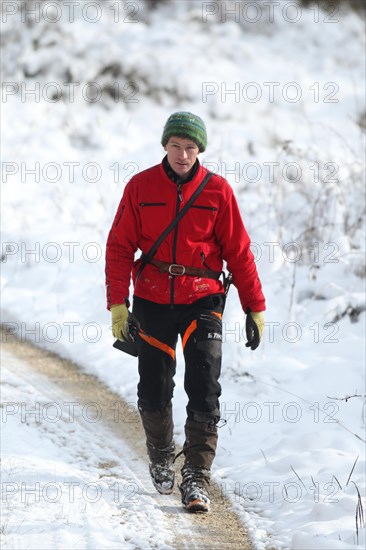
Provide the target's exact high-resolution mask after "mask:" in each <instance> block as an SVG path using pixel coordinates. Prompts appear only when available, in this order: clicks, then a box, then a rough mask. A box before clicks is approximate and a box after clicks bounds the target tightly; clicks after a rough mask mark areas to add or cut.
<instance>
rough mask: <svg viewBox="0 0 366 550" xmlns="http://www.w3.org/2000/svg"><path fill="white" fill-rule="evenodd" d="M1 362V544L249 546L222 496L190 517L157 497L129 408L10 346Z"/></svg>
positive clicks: (50, 360)
mask: <svg viewBox="0 0 366 550" xmlns="http://www.w3.org/2000/svg"><path fill="white" fill-rule="evenodd" d="M2 365H3V367H2V383H3V390H2V402H3V405H2V432H3V437H2V454H3V467H2V469H3V474H2V493H3V494H2V503H3V512H2V516H3V520H2V528H1V535H2V539H3V540H2V547H3V548H31V549H37V550H41V549H49V548H56V549H57V548H59V549H61V548H70V549H71V548H72V549H85V550H90V549H102V548H110V549H112V548H115V549H117V548H118V549H119V550H124V549H126V550H127V549H147V548H159V549H172V548H173V549H176V548H198V549H204V548H211V549H212V548H223V547H225V548H232V549H239V548H240V549H242V550H246V549H250V544H249V543H248V542H246V536H245V533H244V531H243V528H242V526H241V525H240V524H239V523H238V520H237V519H236V516H235V515H234V514H233V513H232V512H231V511H229V510H228V503H227V502H226V501H224V500H223V498H222V496H221V495H218V494H215V496H214V499H215V504H214V506H213V510H212V513H211V514H209V515H208V516H203V515H196V516H192V515H189V514H187V513H186V512H185V511H184V510H183V509H182V507H181V503H180V499H179V494H178V490H177V489H176V490H175V491H174V493H173V494H172V495H170V496H168V497H167V496H162V495H159V494H158V493H156V491H155V490H154V489H153V487H152V485H151V481H150V479H149V475H148V471H147V462H146V458H145V448H144V438H143V434H142V431H141V426H140V423H139V419H138V417H137V415H136V411H135V410H134V409H133V407H132V406H131V405H128V404H127V403H123V402H122V401H121V399H120V397H118V396H117V395H116V394H113V392H111V391H110V390H108V388H107V387H106V386H104V385H103V384H102V383H101V382H100V381H98V380H97V379H96V378H94V377H92V376H90V375H87V374H85V373H82V372H81V371H80V370H79V369H78V367H77V366H75V365H73V364H72V363H69V362H67V361H65V360H62V359H60V358H58V357H56V356H54V355H52V354H50V353H48V352H46V351H44V350H40V349H38V348H35V347H32V346H30V345H28V344H27V345H25V344H20V343H19V342H16V341H15V340H13V341H11V342H10V341H8V342H7V343H6V344H5V345H3V349H2ZM178 468H179V465H177V469H178ZM217 493H218V492H217Z"/></svg>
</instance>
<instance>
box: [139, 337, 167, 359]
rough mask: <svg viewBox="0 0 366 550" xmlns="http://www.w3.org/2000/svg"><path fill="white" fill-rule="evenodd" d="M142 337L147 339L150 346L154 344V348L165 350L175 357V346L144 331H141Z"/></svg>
mask: <svg viewBox="0 0 366 550" xmlns="http://www.w3.org/2000/svg"><path fill="white" fill-rule="evenodd" d="M139 336H140V338H142V339H143V340H145V342H147V343H148V344H150V346H153V347H154V348H159V349H161V350H162V351H165V353H167V354H168V355H170V357H171V358H172V359H175V351H174V349H173V348H171V347H170V346H168V344H164V342H160V340H157V339H156V338H154V337H153V336H148V335H147V334H144V333H143V332H139Z"/></svg>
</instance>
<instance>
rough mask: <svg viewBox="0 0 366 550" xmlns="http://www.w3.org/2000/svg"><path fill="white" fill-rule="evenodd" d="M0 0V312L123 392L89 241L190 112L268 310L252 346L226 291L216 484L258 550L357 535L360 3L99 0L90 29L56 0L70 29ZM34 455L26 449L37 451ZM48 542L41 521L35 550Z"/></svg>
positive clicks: (85, 18) (298, 547) (95, 245)
mask: <svg viewBox="0 0 366 550" xmlns="http://www.w3.org/2000/svg"><path fill="white" fill-rule="evenodd" d="M4 4H8V13H7V16H6V18H5V20H4V18H3V22H4V24H3V31H4V32H3V35H4V38H3V41H4V44H5V47H4V53H3V78H4V80H5V86H3V103H2V119H3V141H4V145H3V151H2V179H3V186H2V187H3V191H2V214H3V216H2V218H3V227H2V253H3V264H2V321H3V322H6V323H8V326H9V327H10V328H11V329H12V330H13V331H14V332H15V333H17V334H18V335H19V336H20V337H22V338H23V339H28V340H30V341H33V342H36V343H37V344H39V345H41V346H44V347H46V348H49V349H52V350H53V351H57V352H58V353H60V354H61V355H63V356H65V357H67V358H71V359H73V360H75V361H76V362H78V363H79V364H80V365H81V366H82V368H83V369H85V370H86V371H87V372H90V373H92V374H95V375H97V376H98V377H100V378H101V379H102V380H104V381H106V382H107V383H108V384H109V386H110V387H111V388H112V389H114V390H116V391H118V392H119V393H120V394H121V395H122V396H123V397H125V398H126V399H127V401H134V400H135V394H136V383H137V371H136V361H135V360H134V359H132V358H129V357H127V356H122V355H121V354H120V353H119V352H117V351H116V350H114V349H113V348H112V347H111V344H112V336H111V332H110V318H109V313H108V312H107V311H106V309H105V290H104V247H105V241H106V237H107V233H108V231H109V228H110V225H111V222H112V219H113V216H114V212H115V210H116V208H117V204H118V201H119V199H120V196H121V194H122V191H123V187H124V185H125V183H126V182H127V181H128V179H129V178H130V177H131V176H132V175H133V174H134V173H136V172H137V171H138V170H141V169H144V168H146V167H148V166H150V165H152V164H156V163H158V162H159V161H160V160H161V158H162V155H163V151H162V148H161V146H160V144H159V139H160V135H161V131H162V127H163V125H164V123H165V120H166V118H167V117H168V116H169V114H170V113H171V112H173V111H175V110H191V111H192V112H195V113H197V114H199V115H201V116H202V117H203V118H204V120H205V121H206V123H207V128H208V135H209V145H208V149H207V152H205V153H204V154H203V155H201V161H202V162H203V163H204V164H206V165H207V166H208V167H209V168H210V169H211V170H217V171H219V172H220V173H221V174H222V175H223V176H225V177H227V179H228V180H229V182H230V183H231V185H232V186H233V187H234V189H235V192H236V194H237V196H238V199H239V203H240V206H241V209H242V214H243V218H244V221H245V223H246V226H247V229H248V231H249V233H250V235H251V237H252V240H253V252H254V253H255V255H256V258H257V265H258V269H259V273H260V276H261V279H262V282H263V287H264V292H265V295H266V298H267V308H268V309H267V313H266V325H267V326H266V334H265V337H264V341H263V344H262V346H261V348H260V349H259V350H257V351H256V352H254V353H252V352H250V351H248V350H247V349H246V348H245V346H244V342H245V339H244V336H243V328H244V322H243V314H242V312H241V311H240V307H239V302H238V298H237V293H236V290H235V289H232V290H231V294H230V296H229V300H228V304H227V309H226V311H225V317H224V331H225V339H226V343H225V346H224V358H223V369H222V387H223V395H222V416H223V419H225V420H227V424H226V425H223V426H222V428H221V429H220V441H219V448H218V454H217V458H216V460H215V465H214V466H215V467H214V476H215V479H216V480H217V481H218V483H219V484H220V486H221V488H222V491H224V492H225V493H226V494H228V495H231V498H232V502H233V505H234V506H235V508H236V509H237V511H238V513H239V514H240V515H241V517H243V521H245V522H246V524H247V525H248V526H249V530H250V535H251V538H252V540H253V544H254V545H255V548H256V549H258V550H262V549H265V550H269V549H271V548H275V549H276V550H279V549H281V550H282V549H290V548H291V549H293V550H311V549H323V550H330V549H333V548H334V549H342V550H346V549H348V548H355V547H357V545H358V546H359V547H361V548H362V547H364V546H365V544H366V540H365V526H364V524H362V522H361V521H360V522H359V532H358V537H357V535H356V522H355V516H356V508H357V503H358V496H357V489H358V490H359V491H360V493H361V494H364V489H365V481H364V477H363V472H364V470H365V455H364V443H363V441H362V440H363V439H364V427H365V417H364V402H365V400H364V394H365V389H364V388H365V384H364V357H365V348H364V334H365V305H364V281H365V279H364V267H363V260H364V191H363V185H364V162H363V158H364V139H363V135H364V134H363V133H362V130H361V127H360V126H362V123H361V121H362V114H363V112H364V109H365V107H364V97H363V91H364V81H365V72H364V71H365V63H364V24H363V22H362V21H361V19H360V17H359V16H358V15H356V14H355V13H353V12H347V10H345V12H344V13H343V12H342V13H341V12H338V11H336V12H332V10H331V9H330V8H329V9H328V10H327V11H323V10H321V9H319V8H318V9H317V8H316V5H315V6H313V9H310V10H305V9H304V8H300V7H299V8H297V11H296V9H295V8H296V7H294V5H293V3H292V2H281V4H280V5H277V4H278V3H273V5H272V8H273V12H271V11H270V8H269V7H268V6H267V7H266V6H265V4H266V3H256V5H257V8H258V6H259V8H260V11H258V12H257V16H256V14H255V12H254V11H253V10H254V7H253V4H254V3H249V4H252V7H251V8H250V7H248V8H247V9H248V10H249V11H243V9H244V8H241V9H240V10H239V12H238V13H234V15H230V14H229V8H233V9H238V8H237V6H238V5H241V3H238V2H236V3H235V2H223V3H207V2H202V3H201V2H183V1H181V2H171V3H168V4H164V3H162V4H161V5H159V6H158V7H157V8H156V9H155V10H154V11H153V12H151V11H150V10H147V9H146V6H145V3H144V2H132V3H131V2H130V3H129V4H130V6H129V7H128V6H127V4H123V3H122V2H118V3H113V2H104V4H103V9H102V8H101V9H102V12H101V17H100V19H99V21H97V22H94V23H93V22H92V21H91V19H93V18H94V17H95V14H96V13H97V12H96V11H95V8H94V11H93V8H92V7H89V11H84V12H82V10H81V7H79V8H78V7H77V6H76V7H75V13H74V18H73V22H70V13H69V11H68V9H69V8H67V9H66V6H65V5H64V4H63V3H60V4H59V8H60V9H61V16H62V17H61V18H60V20H59V21H57V23H52V22H51V20H52V18H53V19H56V16H55V13H56V12H53V11H52V6H51V7H49V11H48V10H47V11H43V12H40V14H39V22H38V23H36V24H34V22H33V20H32V16H31V15H30V14H28V15H27V12H26V11H24V10H23V12H22V11H21V10H18V11H17V13H14V15H12V14H11V9H10V7H11V5H15V7H17V5H18V4H21V3H18V4H16V3H14V2H10V3H4ZM46 4H47V3H46ZM52 4H55V3H52ZM86 4H87V2H85V3H83V5H84V7H85V5H86ZM89 4H90V3H89ZM291 5H292V7H291ZM9 6H10V7H9ZM113 6H114V8H113ZM117 6H119V7H120V13H117V11H116V10H117ZM111 7H112V8H113V9H110V8H111ZM13 8H14V6H13ZM137 8H138V9H137ZM216 8H217V12H216ZM259 8H258V9H259ZM3 9H4V6H3ZM53 9H54V8H53ZM210 10H211V11H210ZM224 10H226V11H224ZM250 10H252V11H250ZM214 11H215V12H216V13H213V12H214ZM211 12H212V14H211ZM271 14H272V15H271ZM56 15H57V13H56ZM99 15H100V14H99ZM22 16H23V19H24V20H23V22H22V19H21V18H22ZM235 18H236V19H235ZM33 19H35V16H33ZM255 19H258V21H256V22H253V21H254V20H255ZM289 19H293V22H290V21H289ZM295 19H297V20H296V21H295ZM133 20H136V21H135V22H133ZM25 75H26V78H25ZM70 82H74V83H75V85H74V86H70V85H68V86H66V85H65V83H70ZM91 82H94V83H96V84H94V85H91V84H90V83H91ZM108 87H109V88H108ZM108 89H109V92H108ZM32 90H33V92H32ZM60 90H61V92H60ZM72 90H73V92H74V95H72V93H71V92H72ZM113 90H114V92H113ZM100 91H101V97H100V98H99V99H98V98H97V99H98V100H97V101H93V100H91V99H90V98H92V97H93V93H99V92H100ZM230 91H231V92H233V91H234V93H231V92H230ZM113 93H114V97H113V95H111V94H113ZM61 96H62V97H61ZM32 171H33V172H32ZM178 361H179V365H178V372H177V377H176V382H177V387H176V394H175V400H174V414H175V424H176V427H175V431H176V437H177V441H178V442H179V443H182V441H183V424H184V410H185V395H184V391H183V387H182V379H183V363H182V355H181V354H180V355H178ZM354 395H355V396H359V397H351V398H350V399H348V400H347V401H346V400H344V399H343V400H340V399H341V398H344V397H346V396H354ZM20 397H21V396H19V398H20ZM12 400H14V397H12ZM7 433H8V434H9V433H14V436H15V435H18V434H17V433H16V432H12V430H10V429H9V430H7ZM19 436H20V437H23V436H22V435H21V434H19ZM24 437H25V436H24ZM11 444H12V440H11V438H10V439H9V445H11ZM12 448H13V447H12ZM33 449H34V454H35V456H36V457H39V456H40V453H39V451H38V446H37V445H35V446H34V447H33ZM12 452H14V458H13V459H14V461H15V463H16V464H18V461H20V462H21V461H22V456H21V453H20V452H19V451H18V450H17V449H16V450H14V451H12ZM93 452H94V451H93ZM55 455H57V452H56V451H55V449H54V448H53V447H52V445H51V442H50V444H49V446H48V445H47V446H46V445H45V446H42V456H43V458H44V460H47V459H49V460H50V461H52V460H53V459H54V457H55ZM47 457H48V458H47ZM97 457H98V455H96V458H97ZM357 457H359V458H358V461H357V463H356V466H355V468H354V470H353V472H352V476H351V478H350V479H348V478H349V475H350V472H351V470H352V467H353V464H354V463H355V461H356V458H357ZM94 458H95V457H94ZM94 458H93V456H91V457H90V460H91V461H93V460H94ZM35 460H36V458H35ZM37 460H38V459H37ZM70 460H71V459H70ZM73 467H75V468H76V465H74V466H73ZM91 468H92V467H91ZM39 471H40V470H39V469H38V467H37V470H36V472H39ZM40 475H41V474H40ZM42 475H43V474H42ZM80 475H81V474H80ZM82 476H84V477H83V479H84V478H85V479H87V480H88V479H89V476H92V471H90V472H88V469H84V470H83V472H82ZM42 479H43V477H42ZM112 505H113V503H111V502H107V503H106V506H112ZM16 506H17V507H18V508H17V510H18V512H19V513H20V508H21V504H20V503H19V502H18V504H16ZM28 512H29V510H28ZM34 521H36V518H34ZM109 528H110V530H111V533H112V531H113V525H111V526H109ZM97 530H98V529H97V524H94V525H93V532H94V533H97ZM62 536H63V535H62ZM65 536H66V535H65ZM67 536H70V541H72V540H73V539H72V536H73V534H72V531H71V530H70V532H69V533H67ZM111 536H112V535H111ZM30 537H31V534H30ZM63 540H64V539H62V537H61V534H60V533H56V534H55V541H56V543H55V544H56V546H57V544H59V547H61V546H60V542H61V541H63ZM111 540H112V538H111ZM70 544H71V543H70ZM85 547H87V546H85ZM101 547H102V546H101Z"/></svg>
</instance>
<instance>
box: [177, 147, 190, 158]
mask: <svg viewBox="0 0 366 550" xmlns="http://www.w3.org/2000/svg"><path fill="white" fill-rule="evenodd" d="M179 158H181V159H186V158H188V153H187V151H186V150H185V149H181V150H180V151H179Z"/></svg>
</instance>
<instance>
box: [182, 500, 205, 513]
mask: <svg viewBox="0 0 366 550" xmlns="http://www.w3.org/2000/svg"><path fill="white" fill-rule="evenodd" d="M185 508H186V510H188V512H209V511H210V505H209V504H208V503H207V502H203V501H202V500H200V499H198V498H197V499H196V500H192V502H188V503H187V504H186V505H185Z"/></svg>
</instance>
